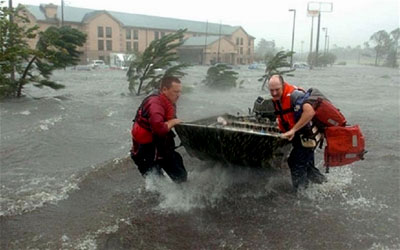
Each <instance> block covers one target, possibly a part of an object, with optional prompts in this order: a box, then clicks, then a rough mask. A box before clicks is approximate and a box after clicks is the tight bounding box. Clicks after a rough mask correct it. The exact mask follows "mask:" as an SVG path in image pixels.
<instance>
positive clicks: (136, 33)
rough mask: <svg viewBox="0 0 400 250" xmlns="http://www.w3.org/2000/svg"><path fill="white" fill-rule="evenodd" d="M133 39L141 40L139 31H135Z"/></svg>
mask: <svg viewBox="0 0 400 250" xmlns="http://www.w3.org/2000/svg"><path fill="white" fill-rule="evenodd" d="M133 39H135V40H138V39H139V31H138V30H133Z"/></svg>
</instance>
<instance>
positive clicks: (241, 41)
mask: <svg viewBox="0 0 400 250" xmlns="http://www.w3.org/2000/svg"><path fill="white" fill-rule="evenodd" d="M240 45H243V37H242V38H240Z"/></svg>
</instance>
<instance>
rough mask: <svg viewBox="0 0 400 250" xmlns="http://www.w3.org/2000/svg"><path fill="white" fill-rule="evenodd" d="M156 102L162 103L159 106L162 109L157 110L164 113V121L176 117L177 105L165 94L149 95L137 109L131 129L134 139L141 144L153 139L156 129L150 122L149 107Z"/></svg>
mask: <svg viewBox="0 0 400 250" xmlns="http://www.w3.org/2000/svg"><path fill="white" fill-rule="evenodd" d="M155 102H158V103H159V104H161V105H158V107H161V109H162V110H157V112H159V113H162V114H164V117H163V118H164V120H163V121H164V122H165V121H168V120H171V119H173V118H175V117H176V115H175V106H174V105H173V104H172V103H171V102H170V101H169V100H168V98H167V97H166V96H165V95H164V94H160V93H156V94H151V95H149V96H147V97H146V98H145V99H144V100H143V102H142V104H141V105H140V107H139V108H138V110H137V113H136V117H135V120H134V121H135V122H134V124H133V126H132V130H131V135H132V139H133V140H134V141H135V142H137V143H139V144H147V143H150V142H152V141H153V133H154V132H155V131H153V130H154V129H153V128H152V124H151V123H150V115H149V113H150V110H149V109H150V108H152V106H151V105H149V104H151V103H155ZM165 126H167V125H165ZM165 132H168V131H165Z"/></svg>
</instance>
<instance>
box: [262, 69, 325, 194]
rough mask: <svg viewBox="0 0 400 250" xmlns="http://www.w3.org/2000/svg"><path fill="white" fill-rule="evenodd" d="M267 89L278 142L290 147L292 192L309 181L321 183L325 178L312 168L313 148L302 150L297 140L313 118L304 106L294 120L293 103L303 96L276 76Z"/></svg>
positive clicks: (294, 87) (312, 109)
mask: <svg viewBox="0 0 400 250" xmlns="http://www.w3.org/2000/svg"><path fill="white" fill-rule="evenodd" d="M268 87H269V91H270V94H271V96H272V101H273V103H274V108H275V114H276V116H277V119H278V125H279V129H280V130H281V132H282V133H283V134H282V138H285V139H288V140H289V141H291V142H292V145H293V149H292V151H291V152H290V156H289V159H288V165H289V168H290V173H291V175H292V184H293V187H294V189H295V190H297V189H298V188H307V186H308V181H309V180H310V181H312V182H314V183H323V182H325V181H326V178H325V176H324V175H323V174H321V172H320V171H319V170H318V168H316V167H315V166H314V148H309V147H305V146H303V144H302V142H301V138H300V135H301V134H305V133H307V131H306V129H307V125H308V124H310V121H311V120H312V119H313V117H314V115H315V111H314V108H313V107H312V106H311V104H309V103H307V102H305V103H303V104H302V113H301V115H300V117H296V116H295V109H294V106H295V103H296V100H297V98H300V97H303V96H304V95H305V92H304V90H302V89H300V88H297V87H296V86H294V85H290V84H289V83H287V82H285V81H284V80H283V78H282V76H280V75H273V76H271V78H270V79H269V83H268Z"/></svg>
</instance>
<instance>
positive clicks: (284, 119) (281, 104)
mask: <svg viewBox="0 0 400 250" xmlns="http://www.w3.org/2000/svg"><path fill="white" fill-rule="evenodd" d="M297 89H298V88H297V87H296V86H294V85H290V84H289V83H287V82H285V83H284V85H283V93H282V97H281V99H280V100H279V101H274V108H275V114H276V115H277V118H278V125H279V129H280V130H281V131H282V132H287V131H289V130H290V129H291V128H293V126H294V125H295V124H296V120H295V117H294V110H293V107H292V103H291V98H290V96H291V94H292V92H293V91H295V90H297Z"/></svg>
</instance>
